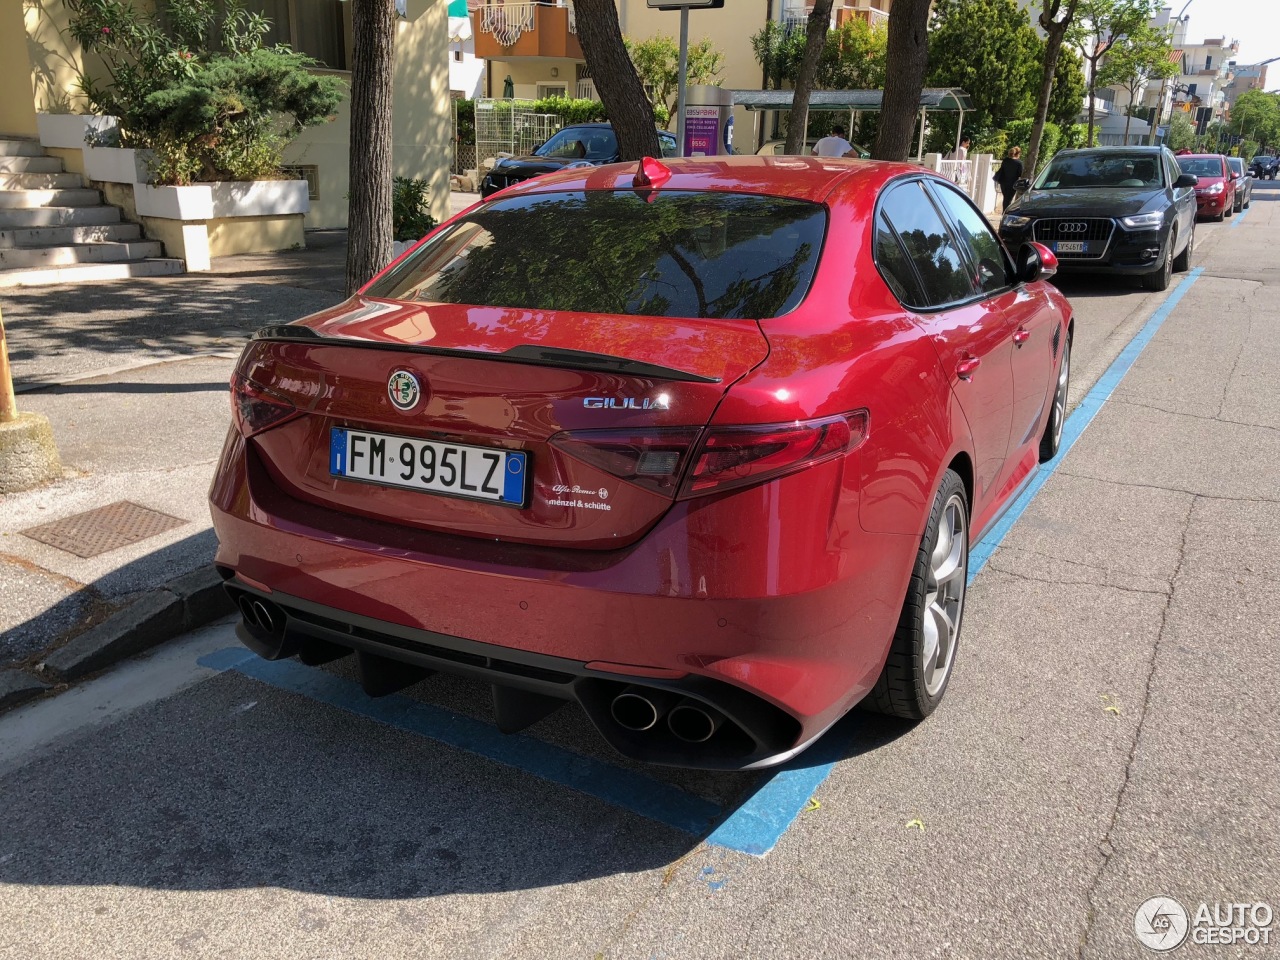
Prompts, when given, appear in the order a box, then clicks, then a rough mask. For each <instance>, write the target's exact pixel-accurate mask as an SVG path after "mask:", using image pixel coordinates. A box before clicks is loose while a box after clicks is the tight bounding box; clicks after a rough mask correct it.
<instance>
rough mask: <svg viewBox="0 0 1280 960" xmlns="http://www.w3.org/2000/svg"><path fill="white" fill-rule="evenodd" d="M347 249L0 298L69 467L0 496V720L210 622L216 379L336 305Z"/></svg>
mask: <svg viewBox="0 0 1280 960" xmlns="http://www.w3.org/2000/svg"><path fill="white" fill-rule="evenodd" d="M479 199H480V198H479V195H478V194H465V193H455V194H452V195H451V207H452V211H453V212H454V213H457V212H459V211H461V210H463V209H465V208H466V207H469V206H470V205H471V204H473V203H475V202H476V201H477V200H479ZM346 252H347V234H346V231H345V230H318V231H309V232H308V233H307V248H306V249H305V250H298V251H287V252H282V253H273V254H257V255H253V254H249V255H242V256H235V257H223V258H220V259H217V260H215V261H214V262H213V269H212V270H211V271H210V272H208V273H192V274H184V275H179V276H172V277H158V278H152V279H148V280H142V281H139V280H121V281H109V282H102V283H81V284H68V285H65V286H61V287H21V288H14V289H12V290H7V291H5V292H4V294H3V296H2V297H0V309H3V311H4V319H5V327H6V330H7V331H8V338H9V359H10V361H11V363H12V366H13V372H14V377H15V381H16V382H15V389H16V390H17V392H18V406H19V409H22V410H31V411H34V412H37V413H43V414H45V415H46V416H47V417H49V419H50V421H51V422H52V424H53V428H54V436H55V440H56V442H57V444H58V449H59V452H60V454H61V457H62V462H63V465H64V467H65V473H64V476H63V478H62V480H61V481H60V482H58V483H54V484H51V485H49V486H46V487H43V488H41V489H39V490H33V491H28V492H26V493H23V494H14V495H10V496H7V497H5V496H0V710H4V709H6V708H7V707H10V706H14V705H16V704H18V703H21V702H22V701H23V700H26V699H30V698H31V697H34V696H39V695H40V694H41V693H44V692H46V691H47V690H49V689H52V688H54V687H57V686H59V685H62V684H66V683H69V682H71V681H73V680H76V679H79V678H80V677H82V676H85V675H87V674H89V673H93V672H95V671H97V670H100V669H102V668H103V667H105V666H107V665H108V664H110V663H112V662H114V661H116V660H118V659H120V658H121V657H124V656H128V655H129V654H131V653H134V652H137V651H138V650H140V649H145V648H146V647H149V646H152V645H154V644H155V643H158V642H161V641H162V640H165V639H167V638H168V637H171V636H174V635H175V634H177V633H180V632H182V631H184V630H186V629H190V628H191V627H193V626H198V625H200V624H203V623H205V622H207V621H208V620H209V619H211V618H212V617H213V616H216V615H217V613H218V612H219V611H220V610H222V609H223V604H224V599H223V594H222V591H221V588H220V587H219V585H218V582H217V578H216V575H215V574H214V573H213V570H212V568H211V567H210V561H211V560H212V558H213V553H214V549H215V542H214V536H213V531H212V529H211V528H210V525H209V511H208V507H207V505H206V502H205V497H206V493H207V491H208V487H209V481H210V478H211V475H212V472H213V466H214V463H215V462H216V459H217V457H218V452H219V450H220V449H221V446H222V442H223V438H224V436H225V435H226V430H227V425H228V423H229V421H230V409H229V406H228V398H227V381H228V379H229V378H230V375H231V370H232V367H233V366H234V363H235V360H236V358H237V357H238V356H239V353H240V350H241V348H242V346H243V344H244V341H245V339H246V338H247V337H248V336H249V335H250V334H251V333H252V332H253V331H254V330H256V329H258V328H259V327H261V326H263V325H265V324H269V323H283V322H288V321H290V320H295V319H297V318H298V317H302V316H305V315H307V314H309V313H313V312H315V311H317V310H322V309H324V308H325V307H328V306H331V305H332V304H334V303H337V302H338V301H340V300H341V299H342V295H343V290H344V287H345V272H346ZM103 508H110V509H109V510H108V511H107V513H105V514H102V513H92V512H91V511H100V510H102V509H103ZM51 524H52V525H54V527H53V528H52V529H51V528H50V525H51Z"/></svg>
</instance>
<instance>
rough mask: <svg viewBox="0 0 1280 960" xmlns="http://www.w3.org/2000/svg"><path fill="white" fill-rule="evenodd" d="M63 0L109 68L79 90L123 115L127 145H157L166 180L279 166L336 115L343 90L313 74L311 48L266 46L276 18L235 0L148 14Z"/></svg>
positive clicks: (270, 173)
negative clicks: (307, 133) (286, 153)
mask: <svg viewBox="0 0 1280 960" xmlns="http://www.w3.org/2000/svg"><path fill="white" fill-rule="evenodd" d="M66 2H67V5H68V7H70V9H71V13H72V16H71V21H70V32H71V34H72V36H73V37H75V39H76V40H78V41H79V42H80V43H81V44H82V45H83V46H84V48H85V50H86V51H91V52H94V53H97V54H98V55H99V56H100V57H101V59H102V61H103V64H104V65H105V67H106V72H107V76H108V77H109V79H108V80H107V81H106V82H104V83H99V82H97V81H95V80H94V79H93V78H92V77H90V76H88V75H87V74H81V75H80V78H79V87H80V90H81V93H82V94H83V95H84V97H85V98H86V99H87V100H88V101H89V105H90V106H91V107H92V108H93V109H94V110H95V111H98V112H101V113H106V114H110V115H113V116H115V117H118V118H119V121H120V137H121V145H123V146H129V147H145V148H148V149H150V150H151V151H152V152H153V154H154V157H155V160H154V163H153V169H152V175H153V176H154V177H155V179H156V180H157V182H160V183H174V184H182V183H190V182H191V181H192V180H246V179H261V178H271V177H276V176H279V173H280V161H281V154H282V152H283V150H284V148H285V147H286V146H287V145H288V144H289V142H290V141H291V140H293V139H294V137H296V136H297V135H298V134H299V133H300V132H301V131H302V130H303V128H305V127H308V126H312V125H314V124H318V123H323V122H325V121H326V120H329V119H331V118H332V116H333V114H334V113H335V112H336V110H337V108H338V104H339V102H340V101H341V99H342V97H343V94H344V92H345V84H343V82H342V81H341V80H338V79H336V78H334V77H330V76H317V75H315V74H313V73H312V72H311V71H310V69H309V68H310V67H312V66H315V65H316V61H314V60H312V59H311V58H309V57H307V56H304V55H303V54H300V53H295V52H294V51H292V50H290V49H289V48H288V47H287V46H275V47H271V48H266V47H263V46H262V39H263V37H265V36H266V33H267V31H268V30H269V29H270V22H269V21H267V20H266V19H265V18H264V17H262V16H261V15H259V14H251V13H248V12H246V11H245V9H244V7H243V5H242V3H240V2H239V0H227V2H226V3H224V4H215V3H214V2H213V0H161V2H160V3H159V4H158V5H157V7H156V9H155V10H152V11H144V12H140V11H138V10H136V9H135V8H134V7H133V6H131V5H130V4H128V3H122V2H120V0H66ZM219 7H221V9H222V11H223V12H222V14H221V16H220V17H219V15H218V13H217V10H218V8H219Z"/></svg>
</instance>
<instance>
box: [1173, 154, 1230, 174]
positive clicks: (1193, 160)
mask: <svg viewBox="0 0 1280 960" xmlns="http://www.w3.org/2000/svg"><path fill="white" fill-rule="evenodd" d="M1178 166H1179V167H1181V168H1182V172H1183V173H1191V174H1195V175H1196V176H1197V177H1220V176H1222V161H1221V160H1219V159H1218V158H1217V157H1179V158H1178Z"/></svg>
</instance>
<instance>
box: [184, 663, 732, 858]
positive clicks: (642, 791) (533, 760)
mask: <svg viewBox="0 0 1280 960" xmlns="http://www.w3.org/2000/svg"><path fill="white" fill-rule="evenodd" d="M197 662H198V663H199V664H200V665H201V666H203V667H208V668H210V669H213V670H220V671H226V670H232V671H235V672H236V673H240V674H243V675H244V676H246V677H250V678H251V679H253V680H257V681H259V682H261V683H265V684H268V685H270V686H272V687H275V688H276V689H277V690H284V691H287V692H289V693H296V694H300V695H301V696H304V697H308V698H310V699H312V700H318V701H320V702H321V703H325V704H328V705H329V706H332V707H337V708H338V709H339V710H345V711H346V712H348V713H353V714H355V715H357V716H360V717H365V718H367V719H369V720H376V721H378V722H379V723H385V724H387V725H388V726H391V727H395V728H396V729H397V730H404V731H406V732H408V733H413V734H417V735H419V736H423V737H427V738H429V739H431V740H435V741H437V742H439V743H443V744H445V745H446V746H450V747H454V748H456V749H458V750H464V751H466V752H467V753H473V754H475V755H477V756H480V757H484V758H486V759H488V760H493V761H495V762H496V763H500V764H503V765H504V766H508V767H513V768H515V769H517V770H521V771H523V772H525V773H529V774H532V775H533V776H535V777H538V778H539V779H542V780H548V781H550V782H551V783H555V784H558V785H560V786H563V787H568V788H569V789H571V790H575V791H577V792H578V793H582V794H585V795H587V796H589V797H595V798H596V799H597V800H603V801H604V802H605V803H608V804H611V805H612V806H615V807H619V808H621V809H623V810H628V811H630V812H631V813H635V814H639V815H640V816H642V817H645V818H647V819H649V820H654V821H656V822H658V823H662V824H665V825H666V826H668V827H674V828H675V829H676V830H681V831H683V832H684V833H688V834H692V835H693V836H701V835H702V834H703V833H705V832H706V831H707V829H708V828H710V826H711V825H712V824H713V823H714V822H715V820H716V818H717V817H719V816H720V815H721V813H722V811H721V809H720V807H719V806H717V805H716V804H714V803H712V802H711V801H710V800H705V799H703V798H702V797H697V796H694V795H693V794H691V793H688V792H686V791H684V790H681V789H679V788H678V787H673V786H671V785H670V784H666V783H661V782H659V781H657V780H654V779H652V778H651V777H646V776H644V775H643V774H639V773H633V772H632V771H630V770H623V769H622V768H620V767H615V766H614V765H613V764H610V763H604V762H603V761H600V760H595V759H593V758H591V757H585V756H583V755H581V754H578V753H574V752H572V751H570V750H564V749H561V748H560V747H556V746H553V745H551V744H549V743H545V742H543V741H541V740H536V739H534V738H532V737H525V736H521V735H519V734H514V735H509V734H504V733H500V732H499V731H498V729H497V728H496V727H494V726H493V725H492V724H489V723H483V722H481V721H479V720H473V719H472V718H471V717H465V716H462V715H461V714H457V713H453V712H452V711H449V710H443V709H441V708H440V707H434V706H431V705H430V704H426V703H420V702H419V701H417V700H413V699H411V698H409V697H405V696H400V695H392V696H388V697H379V698H377V699H374V698H372V697H368V696H366V695H365V693H364V691H363V690H361V689H360V686H359V684H357V683H355V682H353V681H351V680H344V679H342V678H341V677H335V676H334V675H333V674H330V673H326V672H325V671H323V670H317V669H315V668H314V667H305V666H303V665H302V664H300V663H296V662H294V661H292V660H274V661H272V660H263V659H261V658H260V657H257V656H255V655H254V654H252V653H250V652H249V651H247V650H245V649H244V648H241V647H231V648H228V649H226V650H218V651H215V652H214V653H211V654H209V655H207V656H204V657H201V658H200V659H199V660H198V661H197Z"/></svg>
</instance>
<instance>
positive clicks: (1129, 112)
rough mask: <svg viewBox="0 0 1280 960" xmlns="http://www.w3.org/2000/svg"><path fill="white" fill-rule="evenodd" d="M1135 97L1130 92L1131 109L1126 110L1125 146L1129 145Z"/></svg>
mask: <svg viewBox="0 0 1280 960" xmlns="http://www.w3.org/2000/svg"><path fill="white" fill-rule="evenodd" d="M1133 98H1134V94H1133V93H1132V92H1131V93H1130V94H1129V109H1128V110H1126V111H1125V112H1124V141H1123V143H1124V146H1126V147H1127V146H1128V145H1129V124H1131V123H1133Z"/></svg>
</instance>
